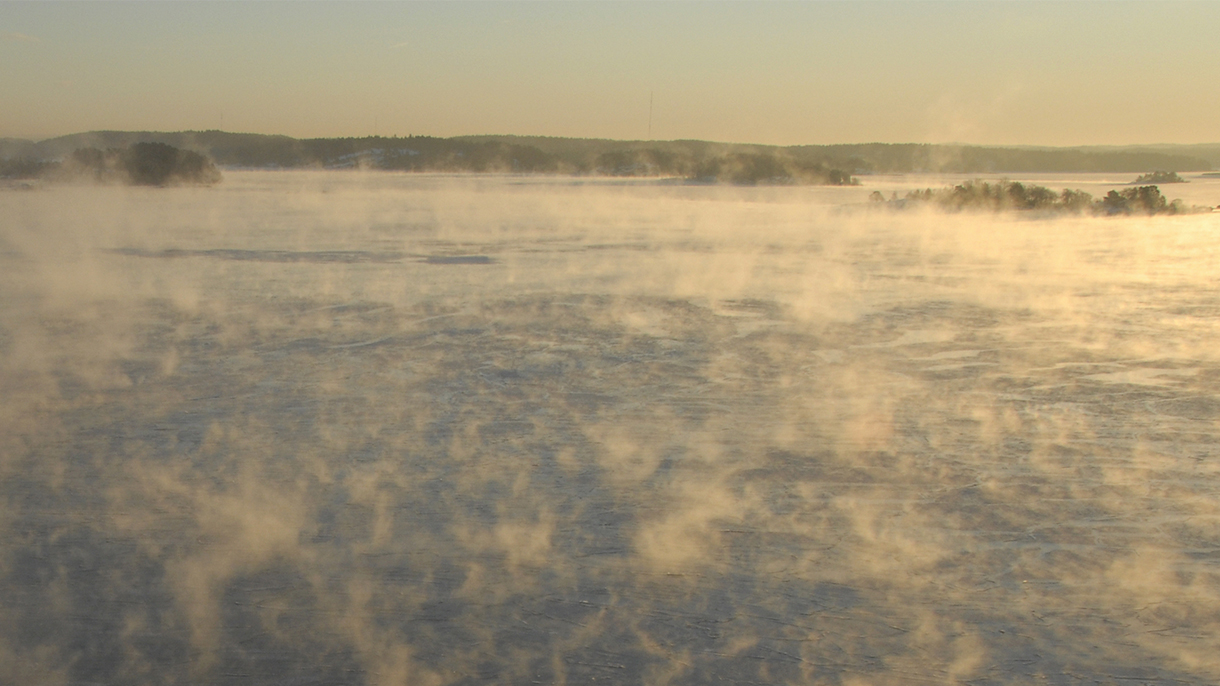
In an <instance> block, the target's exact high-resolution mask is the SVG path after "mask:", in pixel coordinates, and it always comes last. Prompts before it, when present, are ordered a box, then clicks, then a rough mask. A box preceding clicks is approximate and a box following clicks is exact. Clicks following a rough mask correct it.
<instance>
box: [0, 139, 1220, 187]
mask: <svg viewBox="0 0 1220 686" xmlns="http://www.w3.org/2000/svg"><path fill="white" fill-rule="evenodd" d="M137 143H159V144H164V145H169V146H173V147H176V148H179V149H182V150H184V151H188V152H192V153H197V154H199V155H202V156H204V157H206V158H208V159H209V160H211V161H213V162H214V163H215V164H216V165H219V166H220V167H227V168H258V169H297V168H318V169H343V168H351V169H382V170H394V171H412V172H454V173H464V172H465V173H522V174H566V175H591V176H608V177H671V178H682V179H685V180H687V181H690V182H696V183H730V184H738V185H755V184H765V185H777V184H778V185H783V184H831V185H849V184H853V183H855V178H854V177H858V176H862V175H867V174H880V173H954V174H962V173H965V174H974V173H987V174H990V173H1012V174H1017V173H1036V172H1065V173H1068V172H1112V173H1145V172H1148V171H1149V170H1152V169H1156V170H1163V171H1165V172H1167V173H1170V172H1181V171H1207V170H1210V169H1212V168H1213V164H1214V162H1215V159H1212V158H1213V157H1215V158H1216V159H1220V147H1218V149H1217V150H1215V151H1212V150H1211V148H1210V147H1208V146H1195V147H1193V148H1190V147H1188V148H1186V149H1187V150H1196V149H1197V150H1198V151H1199V152H1200V153H1206V157H1205V156H1200V155H1190V154H1176V153H1174V152H1169V151H1165V150H1153V149H1149V148H1137V147H1132V148H1119V149H1084V148H1003V147H983V146H967V145H932V144H883V143H868V144H858V145H822V146H818V145H801V146H789V147H779V146H766V145H749V144H736V143H716V142H708V141H692V140H678V141H617V140H605V139H584V138H548V137H524V136H461V137H454V138H438V137H432V136H406V137H382V136H369V137H363V138H314V139H296V138H291V137H288V136H274V135H263V134H241V133H227V132H223V131H185V132H176V133H158V132H119V131H99V132H90V133H81V134H73V135H70V136H61V137H59V138H53V139H48V140H44V141H38V142H34V141H27V140H19V139H0V177H8V178H22V177H27V178H28V177H36V176H39V175H42V174H44V173H45V172H46V171H47V169H48V168H49V167H50V166H52V165H55V164H58V163H64V162H66V161H68V160H70V158H71V156H72V155H73V154H74V153H75V151H76V150H79V149H87V148H93V149H98V150H109V149H125V148H129V147H130V146H132V145H134V144H137ZM1213 147H1216V146H1213Z"/></svg>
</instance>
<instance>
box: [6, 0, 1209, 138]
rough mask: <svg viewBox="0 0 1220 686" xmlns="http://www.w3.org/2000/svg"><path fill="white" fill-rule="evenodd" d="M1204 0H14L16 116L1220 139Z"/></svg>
mask: <svg viewBox="0 0 1220 686" xmlns="http://www.w3.org/2000/svg"><path fill="white" fill-rule="evenodd" d="M1217 25H1220V4H1217V3H1205V2H1125V3H1099V2H1071V3H1034V2H1007V3H968V2H935V3H930V2H869V3H840V2H809V3H715V4H695V3H668V4H647V3H608V2H587V3H586V2H581V3H424V2H420V3H367V4H347V3H344V4H337V3H308V4H288V3H283V4H281V3H250V4H238V3H231V4H230V3H226V4H211V3H172V4H170V3H167V4H131V3H98V4H92V3H49V4H42V3H4V4H3V5H0V90H3V92H5V93H6V94H7V97H6V105H7V107H6V108H5V111H4V112H0V137H10V138H22V139H27V140H45V139H47V138H54V137H58V136H61V135H68V134H72V133H81V132H87V131H100V130H114V131H145V130H147V131H188V130H194V131H205V130H222V131H232V132H245V133H261V134H283V135H287V136H291V137H294V138H329V137H363V136H373V135H380V136H387V137H389V136H407V135H428V136H436V137H452V136H460V135H519V136H552V137H570V138H605V139H617V140H642V139H656V140H677V139H696V140H707V141H719V142H737V143H754V144H767V145H819V144H837V143H861V142H874V141H875V142H886V143H962V144H970V145H994V146H1014V145H1031V146H1049V147H1064V146H1080V145H1155V144H1199V143H1208V142H1212V141H1217V140H1220V135H1218V134H1217V127H1216V125H1215V122H1214V117H1211V116H1210V114H1211V113H1214V112H1215V111H1217V109H1218V106H1220V93H1217V92H1216V90H1215V89H1214V88H1208V87H1207V86H1208V85H1209V83H1210V81H1209V79H1210V78H1211V75H1212V74H1215V73H1216V69H1217V67H1220V47H1218V46H1217V43H1216V41H1214V37H1213V36H1211V35H1209V33H1210V27H1214V26H1217Z"/></svg>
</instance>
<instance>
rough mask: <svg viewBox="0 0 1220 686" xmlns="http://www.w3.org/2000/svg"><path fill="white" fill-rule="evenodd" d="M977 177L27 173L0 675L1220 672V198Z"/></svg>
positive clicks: (1, 297) (500, 678)
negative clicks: (949, 192) (971, 185)
mask: <svg viewBox="0 0 1220 686" xmlns="http://www.w3.org/2000/svg"><path fill="white" fill-rule="evenodd" d="M1133 176H1134V175H1118V176H1104V175H1046V176H1040V177H1029V178H1021V179H1020V180H1022V181H1029V182H1033V183H1038V184H1042V185H1047V186H1050V187H1052V188H1054V189H1056V190H1058V189H1060V188H1065V187H1070V188H1081V189H1084V190H1087V191H1089V192H1091V193H1093V194H1094V195H1103V194H1104V193H1105V191H1106V190H1108V189H1110V188H1115V187H1121V185H1122V184H1125V183H1128V182H1129V181H1131V177H1133ZM1187 178H1188V179H1190V181H1191V183H1189V184H1180V185H1173V186H1163V187H1162V190H1163V191H1164V192H1165V193H1166V195H1167V196H1169V197H1171V198H1172V197H1180V198H1183V199H1185V200H1187V201H1188V203H1191V204H1205V205H1211V206H1215V205H1217V204H1220V179H1216V178H1204V177H1201V176H1198V175H1187ZM956 180H959V179H955V178H940V177H923V176H914V175H909V176H904V177H886V176H876V177H866V178H865V179H864V181H865V185H863V186H861V187H855V188H713V187H706V186H685V185H680V184H669V183H661V182H642V181H607V180H589V179H569V178H539V177H513V176H488V177H470V176H420V175H400V174H372V173H359V172H304V171H301V172H255V171H229V172H227V173H226V178H225V181H224V182H223V183H222V184H221V185H219V186H216V187H214V188H168V189H123V188H116V187H74V186H36V187H33V188H25V187H22V186H20V185H10V186H8V187H5V188H2V189H0V683H3V684H14V685H23V684H40V685H48V686H56V685H59V684H63V685H68V684H71V685H81V686H83V685H85V684H108V685H120V684H131V685H139V686H144V685H152V684H217V685H220V684H243V685H244V684H284V685H289V684H291V685H296V684H326V685H339V684H345V685H346V684H350V685H364V684H368V685H369V686H389V685H411V686H415V685H422V686H439V685H442V684H483V683H492V684H539V683H540V684H590V683H594V682H597V683H611V684H650V685H651V684H658V685H659V684H674V685H678V684H690V685H695V684H713V683H714V684H719V683H726V684H844V685H864V684H874V685H882V684H907V683H910V684H974V685H978V686H982V685H984V684H1033V683H1049V684H1145V683H1149V684H1215V683H1218V682H1220V346H1218V344H1217V340H1218V334H1220V282H1218V280H1217V276H1218V274H1220V240H1218V239H1220V213H1212V214H1199V215H1191V216H1180V217H1151V218H1150V217H1126V218H1122V217H1120V218H1095V217H1066V218H1048V217H1030V216H993V215H971V214H955V215H945V214H938V213H934V212H922V211H911V212H891V211H878V210H875V209H870V208H869V207H868V205H867V202H866V198H867V196H868V194H869V193H870V192H871V191H873V190H881V191H882V192H883V193H885V194H886V195H887V196H888V195H889V194H890V193H891V192H893V191H897V192H898V193H899V194H900V195H901V194H902V193H904V192H905V191H906V190H910V189H912V188H922V187H928V186H932V187H938V186H940V185H943V184H944V183H949V182H952V181H956Z"/></svg>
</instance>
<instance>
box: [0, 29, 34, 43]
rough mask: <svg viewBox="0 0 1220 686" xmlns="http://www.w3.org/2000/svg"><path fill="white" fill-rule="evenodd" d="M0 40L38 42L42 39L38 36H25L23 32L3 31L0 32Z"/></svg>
mask: <svg viewBox="0 0 1220 686" xmlns="http://www.w3.org/2000/svg"><path fill="white" fill-rule="evenodd" d="M0 40H3V41H12V42H14V43H38V42H41V41H42V39H41V38H39V37H38V36H27V35H26V34H24V33H17V32H16V31H4V32H3V33H0Z"/></svg>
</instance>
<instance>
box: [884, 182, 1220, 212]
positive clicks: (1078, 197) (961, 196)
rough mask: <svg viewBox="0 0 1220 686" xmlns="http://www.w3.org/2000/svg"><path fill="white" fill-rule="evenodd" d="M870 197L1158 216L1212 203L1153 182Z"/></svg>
mask: <svg viewBox="0 0 1220 686" xmlns="http://www.w3.org/2000/svg"><path fill="white" fill-rule="evenodd" d="M869 199H870V200H871V201H872V203H873V204H874V205H877V206H883V207H888V208H893V209H906V208H911V207H920V206H922V207H936V208H939V209H942V210H946V211H949V212H963V211H974V212H1006V211H1017V212H1033V211H1037V212H1042V213H1046V214H1093V215H1102V216H1112V215H1119V214H1122V215H1161V214H1196V213H1201V212H1211V211H1212V209H1211V208H1210V207H1195V206H1189V205H1187V204H1186V203H1184V202H1182V201H1181V200H1173V201H1169V200H1167V199H1166V198H1165V196H1164V195H1163V194H1162V193H1161V189H1160V188H1158V187H1156V186H1154V185H1148V186H1139V187H1136V188H1124V189H1122V190H1112V191H1110V192H1109V193H1107V194H1106V195H1105V197H1103V198H1099V199H1094V198H1093V196H1092V195H1091V194H1089V193H1086V192H1084V191H1082V190H1072V189H1068V188H1065V189H1063V190H1062V191H1059V192H1055V191H1053V190H1051V189H1049V188H1046V187H1045V186H1034V185H1029V186H1027V185H1025V184H1022V183H1020V182H1018V181H1008V180H1002V181H996V182H994V183H992V182H987V181H978V180H971V181H966V182H965V183H960V184H958V185H956V186H947V187H945V188H940V189H933V188H926V189H924V190H916V191H911V192H909V193H907V194H906V197H904V198H901V199H900V198H898V197H897V196H896V195H895V196H894V197H892V198H890V199H889V200H887V199H886V198H885V196H884V195H882V193H881V192H880V191H873V192H872V194H871V195H870V196H869Z"/></svg>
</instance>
